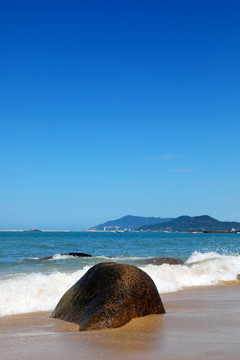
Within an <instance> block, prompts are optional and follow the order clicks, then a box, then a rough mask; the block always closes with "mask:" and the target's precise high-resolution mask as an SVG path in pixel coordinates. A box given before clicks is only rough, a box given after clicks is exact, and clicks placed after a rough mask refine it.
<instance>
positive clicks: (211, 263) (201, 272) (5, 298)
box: [0, 252, 240, 316]
mask: <svg viewBox="0 0 240 360" xmlns="http://www.w3.org/2000/svg"><path fill="white" fill-rule="evenodd" d="M99 260H100V259H99ZM111 260H113V259H111ZM121 260H122V258H121ZM125 262H127V258H125ZM89 268H90V266H84V267H83V268H82V269H81V270H78V271H75V272H63V271H62V272H60V271H58V272H53V273H51V274H44V273H40V272H39V273H31V274H19V275H16V276H15V277H14V278H13V277H10V278H8V279H2V280H0V289H1V292H0V316H6V315H12V314H19V313H27V312H37V311H51V310H53V309H54V307H55V306H56V304H57V302H58V301H59V299H60V298H61V296H62V295H63V294H64V293H65V292H66V291H67V290H68V289H69V288H70V287H71V286H72V285H73V284H74V283H75V282H76V281H77V280H79V279H80V278H81V277H82V276H83V275H84V274H85V273H86V272H87V271H88V270H89ZM141 269H142V270H144V271H145V272H146V273H147V274H148V275H149V276H150V277H151V278H152V279H153V281H154V282H155V284H156V286H157V288H158V291H159V293H160V294H161V293H168V292H174V291H178V290H181V289H183V288H187V287H191V286H206V285H215V284H217V283H219V282H220V281H233V280H236V278H237V275H238V274H240V256H238V255H220V254H218V253H216V252H207V253H200V252H194V253H193V254H192V255H191V256H190V257H189V258H188V259H187V261H186V262H185V264H184V265H168V264H163V265H152V264H149V265H146V266H141Z"/></svg>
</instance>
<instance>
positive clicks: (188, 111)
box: [0, 0, 240, 229]
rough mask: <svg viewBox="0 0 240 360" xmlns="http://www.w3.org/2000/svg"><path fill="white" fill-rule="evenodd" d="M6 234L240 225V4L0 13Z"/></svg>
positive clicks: (0, 150)
mask: <svg viewBox="0 0 240 360" xmlns="http://www.w3.org/2000/svg"><path fill="white" fill-rule="evenodd" d="M0 41H1V43H0V45H1V56H0V71H1V80H0V99H1V100H0V102H1V106H0V118H1V141H0V171H1V174H0V228H1V229H6V228H7V229H15V228H19V229H22V228H23V229H24V228H30V227H36V228H41V229H85V228H87V227H89V226H93V225H96V224H98V223H101V222H104V221H107V220H111V219H116V218H119V217H121V216H124V215H127V214H132V215H139V216H160V217H177V216H180V215H190V216H195V215H202V214H208V215H210V216H213V217H215V218H217V219H219V220H235V221H240V186H239V184H240V166H239V157H240V140H239V139H240V66H239V64H240V3H239V1H231V0H230V1H197V2H196V1H177V0H175V1H168V2H166V1H151V0H149V1H141V0H136V1H131V0H121V1H119V0H116V1H112V0H111V1H105V0H102V1H77V0H75V1H72V0H69V1H66V0H63V1H61V0H58V1H52V0H48V1H47V0H41V1H40V0H34V1H32V0H29V1H26V0H21V1H19V0H15V1H11V0H9V1H5V2H1V5H0Z"/></svg>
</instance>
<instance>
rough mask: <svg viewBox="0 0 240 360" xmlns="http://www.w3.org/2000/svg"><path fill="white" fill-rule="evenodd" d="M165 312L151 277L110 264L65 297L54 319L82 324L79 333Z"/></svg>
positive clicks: (102, 265) (93, 270)
mask: <svg viewBox="0 0 240 360" xmlns="http://www.w3.org/2000/svg"><path fill="white" fill-rule="evenodd" d="M163 313H165V309H164V307H163V304H162V301H161V298H160V296H159V293H158V291H157V288H156V286H155V284H154V282H153V280H152V279H151V278H150V276H148V274H146V273H145V272H144V271H142V270H140V269H139V268H137V267H135V266H133V265H128V264H118V263H113V262H108V263H100V264H97V265H95V266H93V267H92V268H91V269H89V270H88V272H87V273H86V274H85V275H84V276H83V277H82V278H81V279H80V280H78V281H77V282H76V284H74V285H73V286H72V287H71V288H70V289H69V290H68V291H67V292H66V293H65V294H64V295H63V297H62V298H61V299H60V301H59V303H58V304H57V306H56V308H55V309H54V311H53V313H52V315H51V317H53V318H60V319H62V320H66V321H70V322H73V323H76V324H79V330H95V329H102V328H116V327H120V326H123V325H125V324H126V323H128V322H129V321H130V320H131V319H133V318H135V317H141V316H145V315H150V314H163Z"/></svg>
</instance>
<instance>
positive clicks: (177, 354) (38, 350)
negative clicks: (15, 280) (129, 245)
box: [0, 282, 240, 360]
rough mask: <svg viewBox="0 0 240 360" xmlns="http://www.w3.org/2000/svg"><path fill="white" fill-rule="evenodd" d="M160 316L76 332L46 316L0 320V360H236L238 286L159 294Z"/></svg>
mask: <svg viewBox="0 0 240 360" xmlns="http://www.w3.org/2000/svg"><path fill="white" fill-rule="evenodd" d="M161 298H162V300H163V303H164V306H165V309H166V311H167V313H166V314H165V315H151V316H147V317H144V318H138V319H134V320H132V321H131V322H130V323H129V324H127V325H126V326H124V327H122V328H118V329H111V330H101V331H90V332H79V331H78V326H77V325H75V324H71V323H67V322H64V321H62V320H57V319H51V318H50V317H49V315H50V313H48V312H40V313H32V314H22V315H14V316H8V317H3V318H0V329H1V330H0V351H1V360H7V359H8V360H9V359H11V360H15V359H21V360H22V359H24V360H30V359H31V360H32V359H36V360H38V359H39V360H40V359H51V360H54V359H58V360H64V359H75V358H77V359H91V360H95V359H112V358H114V359H133V360H134V359H153V360H155V359H164V360H173V359H175V360H196V359H208V360H210V359H218V360H219V359H224V360H226V359H227V360H239V357H240V355H239V353H240V344H239V337H240V310H239V304H240V284H239V283H238V282H233V283H229V284H225V285H219V286H214V287H204V288H192V289H188V290H183V291H179V292H177V293H169V294H162V295H161Z"/></svg>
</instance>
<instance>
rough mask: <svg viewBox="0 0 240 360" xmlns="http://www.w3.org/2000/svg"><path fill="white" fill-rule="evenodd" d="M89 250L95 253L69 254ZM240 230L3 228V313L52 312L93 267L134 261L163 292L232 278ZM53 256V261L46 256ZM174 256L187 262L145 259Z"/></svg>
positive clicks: (238, 263) (239, 259) (238, 264)
mask: <svg viewBox="0 0 240 360" xmlns="http://www.w3.org/2000/svg"><path fill="white" fill-rule="evenodd" d="M69 252H83V253H88V254H90V255H92V257H89V258H88V257H84V258H75V257H72V256H68V255H63V254H66V253H69ZM239 254H240V234H203V233H196V234H189V233H154V232H151V233H137V232H136V233H135V232H127V233H114V232H45V231H44V232H0V288H1V292H0V316H5V315H10V314H14V313H22V312H32V311H41V310H51V309H53V308H54V306H55V305H56V303H57V302H58V300H59V298H60V297H61V296H62V294H63V293H64V292H65V291H66V290H67V289H68V288H69V287H70V286H72V285H73V284H74V283H75V282H76V281H77V280H78V279H79V278H80V277H81V276H82V275H84V273H86V271H87V270H88V269H89V268H90V267H91V266H93V265H95V264H96V263H99V262H103V261H104V262H105V261H118V262H123V263H131V264H135V265H136V266H139V267H141V268H142V269H143V270H144V271H146V272H147V273H148V274H149V275H150V276H151V277H152V278H153V280H154V282H155V283H156V285H157V287H158V290H159V292H160V293H161V292H171V291H178V290H180V289H182V288H185V287H187V286H202V285H214V284H217V283H219V282H221V281H232V280H235V279H236V278H237V275H238V274H239V273H240V255H239ZM49 256H53V258H51V259H48V260H40V259H41V258H44V257H49ZM162 257H174V258H178V259H182V260H183V261H184V262H185V264H184V265H180V266H179V265H168V264H163V265H154V264H151V261H149V264H148V263H146V264H144V263H141V260H146V259H149V258H162Z"/></svg>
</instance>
